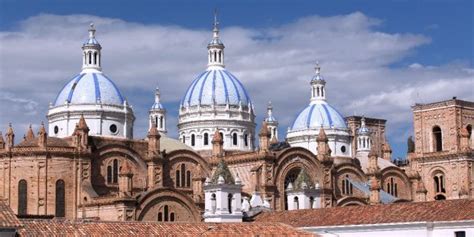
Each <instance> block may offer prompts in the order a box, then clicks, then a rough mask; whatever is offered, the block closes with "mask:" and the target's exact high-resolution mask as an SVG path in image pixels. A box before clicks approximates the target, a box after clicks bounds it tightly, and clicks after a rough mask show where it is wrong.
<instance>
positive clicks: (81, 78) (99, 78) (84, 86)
mask: <svg viewBox="0 0 474 237" xmlns="http://www.w3.org/2000/svg"><path fill="white" fill-rule="evenodd" d="M66 101H67V102H68V103H71V104H95V103H100V104H117V105H123V102H124V98H123V96H122V94H121V93H120V91H119V89H118V88H117V86H116V85H115V84H114V83H113V82H112V80H110V79H109V78H108V77H107V76H106V75H105V74H103V73H101V72H87V73H81V74H79V75H77V76H75V77H74V78H72V79H71V80H70V81H69V82H68V83H67V84H66V85H65V86H64V87H63V89H62V90H61V91H60V92H59V94H58V96H57V97H56V100H55V102H54V106H59V105H63V104H64V103H65V102H66Z"/></svg>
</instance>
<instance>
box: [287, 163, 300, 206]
mask: <svg viewBox="0 0 474 237" xmlns="http://www.w3.org/2000/svg"><path fill="white" fill-rule="evenodd" d="M300 171H301V169H300V168H294V169H292V170H291V171H290V172H288V174H287V175H286V177H285V190H286V189H287V188H288V185H289V184H290V183H294V182H295V180H296V178H297V177H298V174H299V173H300ZM284 198H285V210H288V203H289V202H291V200H288V195H286V194H285V196H284Z"/></svg>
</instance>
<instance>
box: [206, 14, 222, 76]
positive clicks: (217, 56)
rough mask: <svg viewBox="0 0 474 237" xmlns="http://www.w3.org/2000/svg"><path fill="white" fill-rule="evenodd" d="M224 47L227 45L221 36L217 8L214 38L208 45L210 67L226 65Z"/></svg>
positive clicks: (213, 30) (213, 31)
mask: <svg viewBox="0 0 474 237" xmlns="http://www.w3.org/2000/svg"><path fill="white" fill-rule="evenodd" d="M224 48H225V46H224V44H223V43H222V41H221V40H220V38H219V21H218V20H217V10H215V11H214V24H213V29H212V40H211V42H209V44H208V45H207V49H208V64H207V66H208V68H209V67H213V66H217V67H224Z"/></svg>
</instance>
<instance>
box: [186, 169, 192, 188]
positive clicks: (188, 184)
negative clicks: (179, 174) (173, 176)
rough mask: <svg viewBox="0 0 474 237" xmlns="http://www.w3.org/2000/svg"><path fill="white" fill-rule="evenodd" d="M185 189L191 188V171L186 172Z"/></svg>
mask: <svg viewBox="0 0 474 237" xmlns="http://www.w3.org/2000/svg"><path fill="white" fill-rule="evenodd" d="M186 187H187V188H189V187H191V171H189V170H188V171H186Z"/></svg>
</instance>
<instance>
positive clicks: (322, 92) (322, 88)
mask: <svg viewBox="0 0 474 237" xmlns="http://www.w3.org/2000/svg"><path fill="white" fill-rule="evenodd" d="M321 96H322V97H324V87H321Z"/></svg>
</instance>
